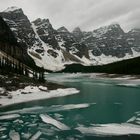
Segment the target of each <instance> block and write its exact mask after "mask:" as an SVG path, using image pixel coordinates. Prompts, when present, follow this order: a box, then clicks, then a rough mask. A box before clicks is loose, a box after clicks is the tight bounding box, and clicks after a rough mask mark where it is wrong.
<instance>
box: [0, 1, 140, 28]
mask: <svg viewBox="0 0 140 140" xmlns="http://www.w3.org/2000/svg"><path fill="white" fill-rule="evenodd" d="M13 5H15V6H18V7H21V8H23V10H24V12H25V14H26V15H27V16H28V17H29V18H30V20H34V19H35V18H38V17H41V18H49V19H50V21H51V22H52V24H53V26H54V27H55V28H58V27H60V26H66V27H67V28H68V29H69V30H72V29H73V28H74V27H76V26H80V27H81V28H82V29H83V30H93V29H94V28H97V27H100V26H103V25H106V24H110V23H112V22H118V23H120V24H121V25H122V27H123V28H124V29H125V30H130V29H131V28H140V20H139V15H140V10H139V7H140V1H139V0H1V4H0V10H3V9H6V8H7V7H9V6H13Z"/></svg>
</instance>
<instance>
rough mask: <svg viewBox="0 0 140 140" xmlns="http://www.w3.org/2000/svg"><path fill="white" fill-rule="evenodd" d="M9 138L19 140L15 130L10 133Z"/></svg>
mask: <svg viewBox="0 0 140 140" xmlns="http://www.w3.org/2000/svg"><path fill="white" fill-rule="evenodd" d="M9 137H10V138H11V140H20V135H19V133H18V132H16V131H15V130H11V131H10V133H9Z"/></svg>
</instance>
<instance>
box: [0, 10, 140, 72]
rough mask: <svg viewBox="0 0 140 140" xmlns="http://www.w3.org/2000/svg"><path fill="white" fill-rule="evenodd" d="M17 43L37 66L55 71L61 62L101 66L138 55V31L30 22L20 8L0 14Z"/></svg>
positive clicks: (110, 26)
mask: <svg viewBox="0 0 140 140" xmlns="http://www.w3.org/2000/svg"><path fill="white" fill-rule="evenodd" d="M0 15H1V16H2V17H3V19H4V20H5V21H6V23H7V24H8V25H9V27H10V28H11V30H12V31H13V33H14V35H15V37H16V39H17V41H18V43H19V44H20V46H21V47H22V48H23V50H24V52H25V53H27V54H28V55H29V56H30V57H31V58H32V59H33V60H34V61H35V63H36V65H37V66H39V67H42V68H44V69H47V70H51V71H59V70H62V69H64V68H65V65H69V64H73V63H76V64H77V63H79V64H82V65H89V66H90V65H102V64H108V63H112V62H115V61H121V60H124V59H129V58H133V57H136V56H140V39H139V37H140V32H139V31H138V29H135V30H134V29H132V30H131V31H129V32H128V33H125V32H124V31H123V29H122V28H121V27H120V25H119V24H111V25H109V26H104V27H100V28H98V29H96V30H93V31H90V32H86V31H81V29H80V28H79V27H76V28H75V29H74V30H73V31H72V32H70V31H68V29H67V28H65V27H64V26H62V27H60V28H59V29H54V28H53V26H52V24H51V23H50V21H49V19H41V18H38V19H36V20H34V21H32V22H31V21H30V20H29V19H28V17H27V16H26V15H25V14H24V12H23V10H22V9H21V8H17V7H12V8H8V9H7V10H5V11H3V12H1V13H0Z"/></svg>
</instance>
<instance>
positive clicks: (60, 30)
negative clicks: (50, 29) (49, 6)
mask: <svg viewBox="0 0 140 140" xmlns="http://www.w3.org/2000/svg"><path fill="white" fill-rule="evenodd" d="M57 31H58V32H69V31H68V29H67V28H66V27H64V26H62V27H60V28H59V29H57Z"/></svg>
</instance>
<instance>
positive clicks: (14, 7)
mask: <svg viewBox="0 0 140 140" xmlns="http://www.w3.org/2000/svg"><path fill="white" fill-rule="evenodd" d="M17 10H21V8H19V7H16V6H12V7H8V8H7V9H6V10H4V11H3V12H13V11H17Z"/></svg>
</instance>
